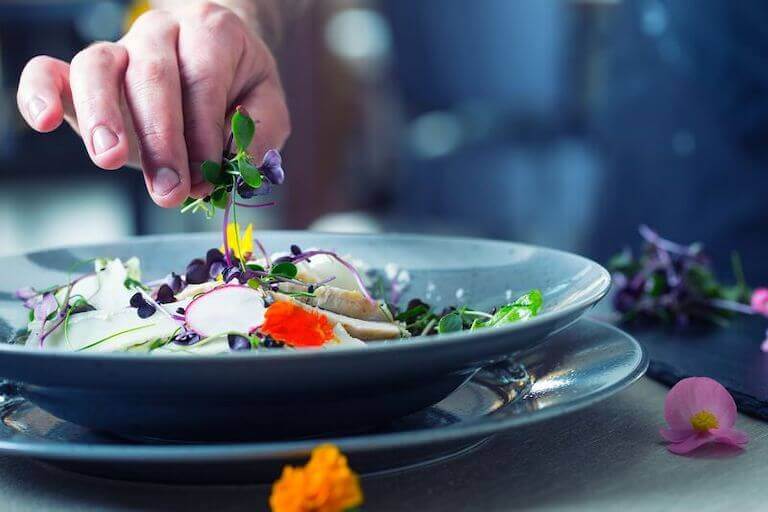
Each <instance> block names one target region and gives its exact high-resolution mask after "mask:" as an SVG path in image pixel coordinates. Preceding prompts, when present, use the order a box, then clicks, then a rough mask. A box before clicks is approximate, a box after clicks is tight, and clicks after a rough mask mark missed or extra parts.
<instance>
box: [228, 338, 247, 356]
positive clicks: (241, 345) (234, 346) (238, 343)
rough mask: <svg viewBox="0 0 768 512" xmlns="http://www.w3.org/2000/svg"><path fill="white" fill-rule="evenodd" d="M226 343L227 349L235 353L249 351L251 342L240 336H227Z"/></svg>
mask: <svg viewBox="0 0 768 512" xmlns="http://www.w3.org/2000/svg"><path fill="white" fill-rule="evenodd" d="M227 343H228V344H229V349H230V350H233V351H235V352H239V351H242V350H251V340H250V339H249V338H248V337H246V336H243V335H242V334H228V335H227Z"/></svg>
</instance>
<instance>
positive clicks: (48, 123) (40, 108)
mask: <svg viewBox="0 0 768 512" xmlns="http://www.w3.org/2000/svg"><path fill="white" fill-rule="evenodd" d="M27 116H28V119H30V123H29V125H30V126H31V127H32V128H33V129H34V130H36V131H38V132H40V133H48V132H52V131H54V130H55V129H56V128H58V127H59V126H61V123H62V122H63V121H64V109H62V107H61V104H59V103H54V104H50V103H47V102H45V101H44V100H42V99H41V98H37V97H36V98H33V99H32V100H30V101H29V103H28V105H27Z"/></svg>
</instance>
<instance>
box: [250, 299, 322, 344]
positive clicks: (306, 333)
mask: <svg viewBox="0 0 768 512" xmlns="http://www.w3.org/2000/svg"><path fill="white" fill-rule="evenodd" d="M259 332H261V333H262V334H268V335H269V336H271V337H272V338H273V339H275V340H277V341H281V342H283V343H285V344H286V345H290V346H292V347H319V346H321V345H322V344H323V343H325V342H326V341H329V340H331V339H333V326H332V325H331V323H330V322H329V321H328V319H327V318H326V317H325V316H324V315H321V314H320V313H315V312H313V311H307V310H305V309H303V308H301V307H300V306H297V305H296V304H293V303H292V302H282V301H281V302H275V303H274V304H272V305H271V306H269V307H268V308H267V312H266V314H265V315H264V323H263V324H262V325H261V327H259Z"/></svg>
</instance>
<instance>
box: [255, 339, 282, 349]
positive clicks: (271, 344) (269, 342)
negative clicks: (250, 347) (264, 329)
mask: <svg viewBox="0 0 768 512" xmlns="http://www.w3.org/2000/svg"><path fill="white" fill-rule="evenodd" d="M261 346H262V347H264V348H283V347H285V344H284V343H283V342H282V341H277V340H276V339H274V338H273V337H272V336H264V339H263V340H261Z"/></svg>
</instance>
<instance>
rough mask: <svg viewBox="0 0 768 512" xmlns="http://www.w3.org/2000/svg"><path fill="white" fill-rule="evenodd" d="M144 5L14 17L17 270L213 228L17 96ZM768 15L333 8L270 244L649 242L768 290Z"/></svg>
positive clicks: (101, 5) (310, 53) (2, 125)
mask: <svg viewBox="0 0 768 512" xmlns="http://www.w3.org/2000/svg"><path fill="white" fill-rule="evenodd" d="M130 7H131V2H128V1H118V0H105V1H75V0H71V1H66V0H58V1H54V0H35V1H13V0H0V241H2V244H0V254H4V253H12V252H19V251H23V250H27V249H32V248H39V247H44V246H52V245H62V244H70V243H78V242H89V241H105V240H108V239H114V238H119V237H123V236H127V235H134V234H148V233H164V232H177V231H200V230H207V229H217V228H218V223H217V222H211V223H209V222H207V221H206V220H205V219H204V218H203V217H202V216H200V217H195V216H191V215H189V214H187V215H181V214H179V213H178V211H175V210H163V209H160V208H158V207H156V206H154V205H153V203H151V201H150V200H149V198H148V196H147V194H146V192H145V190H144V183H143V180H142V179H141V176H140V174H139V173H138V172H137V171H134V170H130V169H124V170H120V171H112V172H109V171H101V170H98V169H97V168H95V167H94V166H93V165H92V164H91V163H90V161H89V159H88V157H87V155H86V152H85V149H84V148H83V146H82V144H81V143H80V142H79V139H78V138H77V137H76V136H75V135H74V134H73V133H71V132H70V131H69V129H66V128H64V127H62V128H61V129H59V130H57V131H56V132H54V133H52V134H48V135H40V134H36V133H34V132H32V131H31V130H30V129H28V128H27V127H26V126H25V125H24V124H23V122H22V119H21V117H20V116H19V114H18V113H17V111H16V102H15V94H16V86H17V81H18V77H19V74H20V72H21V69H22V67H23V66H24V64H25V62H26V61H27V60H29V59H30V58H31V57H33V56H34V55H37V54H48V55H53V56H56V57H59V58H62V59H66V60H69V59H70V58H71V57H72V56H73V55H74V54H75V53H76V52H77V51H78V50H79V49H80V48H82V47H83V46H85V45H87V44H89V43H90V42H92V41H94V40H114V39H117V38H119V37H120V35H121V33H122V30H123V27H124V23H125V19H126V13H127V12H128V10H129V9H130ZM767 14H768V2H765V1H763V0H739V1H738V2H733V1H730V0H697V1H696V2H682V1H679V0H669V1H664V0H624V1H620V0H591V1H588V0H580V1H577V0H472V1H469V0H418V1H409V0H379V1H374V0H315V1H313V2H309V3H308V4H307V5H306V6H305V9H303V10H302V12H298V13H295V15H294V16H293V20H292V22H291V23H290V24H289V26H288V28H287V31H286V33H285V37H284V41H283V43H282V45H281V47H280V48H279V49H278V50H277V54H278V61H279V63H280V66H281V70H282V75H283V79H284V83H285V86H286V90H287V94H288V100H289V104H290V107H291V111H292V118H293V127H294V132H293V136H292V138H291V140H290V141H289V143H288V145H287V147H286V148H285V159H284V163H285V165H284V166H285V168H286V172H287V174H288V179H287V181H286V184H285V185H284V186H283V187H282V190H281V191H280V192H279V194H278V201H279V204H278V206H277V207H275V208H271V209H263V210H256V211H255V212H250V211H249V212H247V213H243V216H246V215H250V216H251V217H250V218H249V219H248V220H250V221H252V222H254V224H255V225H256V226H257V227H258V228H294V229H304V228H312V229H321V230H332V231H400V232H420V233H441V234H445V233H450V234H462V235H472V236H482V237H494V238H502V239H509V240H519V241H524V242H529V243H536V244H543V245H548V246H552V247H557V248H561V249H566V250H572V251H577V252H580V253H583V254H586V255H588V256H591V257H593V258H596V259H598V260H600V261H605V260H606V259H607V258H608V257H609V256H610V255H611V254H612V253H614V252H616V251H617V250H618V249H621V248H622V247H624V246H626V245H637V243H638V236H637V226H638V224H640V223H647V224H649V225H651V226H652V227H654V228H655V229H657V230H659V231H660V232H661V233H662V234H663V235H665V236H667V237H669V238H672V239H676V240H678V241H680V242H691V241H696V240H700V241H702V242H704V243H705V244H706V245H707V246H708V247H709V249H710V252H711V253H712V254H713V255H714V257H715V260H716V261H718V262H720V264H721V266H724V267H727V265H728V259H729V258H728V255H729V253H730V251H731V250H732V249H737V250H739V252H740V253H741V255H742V259H743V260H744V263H745V267H746V270H747V278H748V280H749V281H751V282H752V283H753V284H758V283H759V282H763V283H766V282H768V265H765V264H764V262H765V261H766V258H767V257H768V236H766V229H765V225H766V222H767V221H768V198H767V197H768V196H767V195H766V194H767V193H768V174H767V169H766V167H768V151H766V149H767V148H768V146H766V142H767V141H768V91H767V90H766V88H768V25H766V24H765V20H766V19H768V17H766V15H767Z"/></svg>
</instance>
